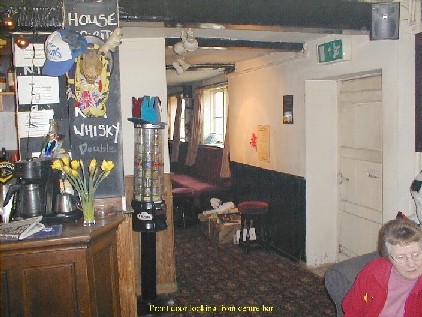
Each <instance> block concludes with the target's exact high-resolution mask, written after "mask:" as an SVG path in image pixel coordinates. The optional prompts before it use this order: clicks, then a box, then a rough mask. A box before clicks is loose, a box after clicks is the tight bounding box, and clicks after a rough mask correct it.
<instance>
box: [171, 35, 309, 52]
mask: <svg viewBox="0 0 422 317" xmlns="http://www.w3.org/2000/svg"><path fill="white" fill-rule="evenodd" d="M180 40H181V39H180V38H166V46H173V45H174V44H176V43H177V42H180ZM196 40H197V41H198V46H199V47H204V48H207V47H209V48H215V47H236V48H258V49H271V50H278V51H286V52H287V51H288V52H294V51H297V52H299V51H301V50H302V49H303V44H302V43H288V42H262V41H246V40H231V39H221V38H198V37H197V38H196Z"/></svg>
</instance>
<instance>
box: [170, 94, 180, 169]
mask: <svg viewBox="0 0 422 317" xmlns="http://www.w3.org/2000/svg"><path fill="white" fill-rule="evenodd" d="M181 117H182V98H181V97H180V96H177V106H176V116H175V118H174V131H173V142H172V146H171V162H177V161H178V160H179V146H180V118H181Z"/></svg>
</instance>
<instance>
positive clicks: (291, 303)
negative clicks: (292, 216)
mask: <svg viewBox="0 0 422 317" xmlns="http://www.w3.org/2000/svg"><path fill="white" fill-rule="evenodd" d="M175 243H176V269H177V271H176V272H177V285H178V291H177V292H176V293H174V294H171V297H172V299H174V301H175V305H174V306H173V307H172V308H168V309H169V310H170V309H172V310H173V312H172V313H166V314H165V315H166V316H204V317H205V316H230V317H237V316H280V317H305V316H306V317H323V316H335V308H334V304H333V303H332V302H331V300H330V299H329V297H328V295H327V293H326V291H325V288H324V285H323V280H322V278H321V277H318V276H317V275H315V274H313V273H311V272H310V271H308V270H306V269H304V268H302V267H300V266H299V265H298V264H295V263H293V262H291V261H289V260H287V259H285V258H283V257H281V256H279V255H277V254H275V253H272V252H270V251H264V250H258V249H257V250H252V251H251V252H249V253H245V252H244V251H243V250H242V249H241V248H239V247H238V246H236V245H234V244H225V245H217V244H215V243H212V242H211V241H210V240H209V239H208V238H207V237H206V236H204V235H202V234H201V233H200V229H199V225H193V226H190V227H188V228H186V229H182V228H181V229H176V233H175ZM175 310H178V312H175Z"/></svg>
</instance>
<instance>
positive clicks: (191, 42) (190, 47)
mask: <svg viewBox="0 0 422 317" xmlns="http://www.w3.org/2000/svg"><path fill="white" fill-rule="evenodd" d="M183 46H184V48H185V49H186V50H187V51H188V52H193V51H196V50H197V49H198V41H197V40H196V38H195V36H193V31H192V29H189V30H188V31H187V32H186V37H185V39H184V40H183Z"/></svg>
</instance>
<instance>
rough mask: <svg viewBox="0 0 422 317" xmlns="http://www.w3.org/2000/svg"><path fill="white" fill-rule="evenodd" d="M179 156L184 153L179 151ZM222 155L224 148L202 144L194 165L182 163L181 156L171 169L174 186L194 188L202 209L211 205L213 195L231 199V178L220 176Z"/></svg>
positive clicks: (195, 196)
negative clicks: (176, 164)
mask: <svg viewBox="0 0 422 317" xmlns="http://www.w3.org/2000/svg"><path fill="white" fill-rule="evenodd" d="M179 156H181V157H182V158H183V157H184V154H183V153H182V152H179ZM222 157H223V149H222V148H219V147H215V146H208V145H200V146H199V147H198V152H197V155H196V161H195V164H194V165H192V166H186V165H181V163H182V162H184V161H183V159H180V158H179V162H178V166H177V168H174V169H173V170H171V172H172V174H171V182H172V185H173V188H177V187H184V188H190V189H193V191H194V193H193V197H194V204H195V206H196V207H197V208H199V209H202V210H206V209H209V208H210V207H211V205H210V202H209V200H210V198H212V197H216V198H220V199H221V200H223V201H228V200H230V198H231V179H230V178H221V177H220V169H221V161H222Z"/></svg>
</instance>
